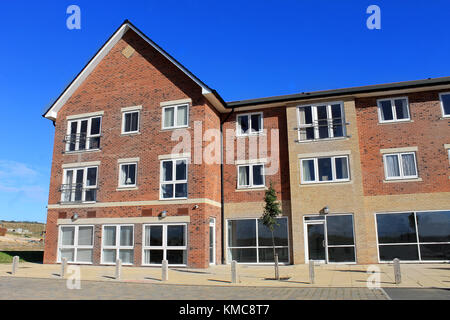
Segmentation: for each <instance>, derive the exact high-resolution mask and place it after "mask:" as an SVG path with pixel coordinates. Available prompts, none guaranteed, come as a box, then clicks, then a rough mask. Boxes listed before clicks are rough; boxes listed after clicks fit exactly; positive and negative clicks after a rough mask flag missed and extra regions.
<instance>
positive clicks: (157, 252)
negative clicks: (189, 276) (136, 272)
mask: <svg viewBox="0 0 450 320" xmlns="http://www.w3.org/2000/svg"><path fill="white" fill-rule="evenodd" d="M143 250H144V255H143V263H142V264H143V265H160V264H161V263H162V260H167V261H168V263H169V264H170V265H186V264H187V225H186V224H164V225H156V224H155V225H153V224H152V225H144V246H143Z"/></svg>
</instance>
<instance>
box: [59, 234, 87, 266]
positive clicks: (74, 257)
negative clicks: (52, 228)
mask: <svg viewBox="0 0 450 320" xmlns="http://www.w3.org/2000/svg"><path fill="white" fill-rule="evenodd" d="M93 247H94V227H93V226H61V227H60V232H59V248H58V261H59V262H61V261H62V259H63V258H66V259H67V261H68V262H78V263H92V252H93Z"/></svg>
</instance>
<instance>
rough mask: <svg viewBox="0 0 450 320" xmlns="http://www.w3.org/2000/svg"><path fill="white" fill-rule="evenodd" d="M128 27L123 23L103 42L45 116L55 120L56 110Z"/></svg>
mask: <svg viewBox="0 0 450 320" xmlns="http://www.w3.org/2000/svg"><path fill="white" fill-rule="evenodd" d="M128 29H130V27H129V26H128V24H124V25H123V26H122V27H121V28H120V29H119V30H117V32H116V33H115V34H114V35H113V36H112V37H111V39H110V40H109V41H108V42H107V43H106V44H105V46H104V47H103V48H102V49H101V50H100V51H99V52H98V53H97V55H96V56H95V57H94V58H93V59H92V60H91V61H90V62H89V64H88V65H87V66H86V67H85V68H84V70H83V71H82V72H81V73H80V74H79V75H78V76H77V78H76V79H75V80H74V81H73V82H72V84H71V85H70V86H69V87H68V88H67V89H66V91H65V92H64V93H63V94H62V95H61V96H60V97H59V98H58V100H57V101H56V102H55V103H54V104H53V106H52V107H51V109H50V110H48V111H47V113H46V114H45V118H47V119H50V120H53V121H54V120H56V117H57V115H58V111H59V110H60V109H61V108H62V107H63V106H64V104H65V103H66V102H67V100H69V98H70V97H71V96H72V94H73V93H74V92H75V91H76V90H77V89H78V88H79V87H80V85H81V84H82V83H83V81H84V80H85V79H86V78H87V77H88V76H89V75H90V74H91V72H92V71H93V70H94V69H95V67H96V66H97V65H98V64H99V63H100V61H101V60H102V59H103V58H104V57H105V56H106V55H107V54H108V53H109V51H111V49H112V48H113V47H114V46H115V45H116V43H117V42H119V40H120V39H121V38H122V37H123V35H124V34H125V33H126V32H127V31H128Z"/></svg>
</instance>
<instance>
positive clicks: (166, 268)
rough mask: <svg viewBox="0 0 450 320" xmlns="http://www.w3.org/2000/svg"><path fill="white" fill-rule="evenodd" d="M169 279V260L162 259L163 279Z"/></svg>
mask: <svg viewBox="0 0 450 320" xmlns="http://www.w3.org/2000/svg"><path fill="white" fill-rule="evenodd" d="M168 280H169V262H168V261H167V260H163V261H162V281H168Z"/></svg>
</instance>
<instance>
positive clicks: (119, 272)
mask: <svg viewBox="0 0 450 320" xmlns="http://www.w3.org/2000/svg"><path fill="white" fill-rule="evenodd" d="M121 277H122V259H117V260H116V276H115V278H116V280H120V278H121Z"/></svg>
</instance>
